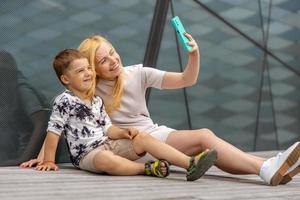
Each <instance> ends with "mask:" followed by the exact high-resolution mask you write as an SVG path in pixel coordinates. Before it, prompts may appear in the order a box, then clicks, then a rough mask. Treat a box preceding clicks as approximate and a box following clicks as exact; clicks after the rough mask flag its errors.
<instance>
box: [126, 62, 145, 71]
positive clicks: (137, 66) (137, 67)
mask: <svg viewBox="0 0 300 200" xmlns="http://www.w3.org/2000/svg"><path fill="white" fill-rule="evenodd" d="M142 68H143V64H135V65H129V66H125V67H124V69H125V71H128V72H133V71H139V70H141V69H142Z"/></svg>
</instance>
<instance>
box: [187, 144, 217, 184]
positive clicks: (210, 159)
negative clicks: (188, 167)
mask: <svg viewBox="0 0 300 200" xmlns="http://www.w3.org/2000/svg"><path fill="white" fill-rule="evenodd" d="M216 160H217V151H216V150H214V149H212V150H209V151H208V152H207V154H206V156H205V157H204V158H203V159H201V160H200V161H198V163H197V166H196V168H197V170H196V172H195V174H193V175H190V176H187V181H195V180H197V179H199V178H200V177H201V176H203V175H204V174H205V172H206V171H207V170H208V169H209V168H211V166H213V165H214V163H215V161H216Z"/></svg>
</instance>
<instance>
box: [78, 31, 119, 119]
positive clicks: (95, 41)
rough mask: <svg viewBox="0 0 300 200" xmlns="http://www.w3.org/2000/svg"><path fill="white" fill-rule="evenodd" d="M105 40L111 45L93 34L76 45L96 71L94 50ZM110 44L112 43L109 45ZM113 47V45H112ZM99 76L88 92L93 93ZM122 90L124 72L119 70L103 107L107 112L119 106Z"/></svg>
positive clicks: (109, 112)
mask: <svg viewBox="0 0 300 200" xmlns="http://www.w3.org/2000/svg"><path fill="white" fill-rule="evenodd" d="M103 42H106V43H108V44H109V45H111V43H110V42H108V41H107V40H106V39H105V38H103V37H101V36H99V35H95V36H91V37H88V38H87V39H85V40H83V41H82V42H81V44H80V45H79V47H78V50H79V51H80V52H81V53H82V54H83V55H84V56H85V57H86V58H87V59H88V60H89V63H90V65H91V67H92V69H93V70H94V72H96V70H95V68H96V58H95V56H96V51H97V49H98V47H99V46H100V45H101V44H102V43H103ZM111 46H112V45H111ZM112 47H113V46H112ZM98 78H99V77H97V76H96V81H94V83H93V85H92V87H91V89H90V90H89V94H94V93H95V87H96V84H97V82H98V81H97V80H98ZM123 91H124V73H123V72H121V74H120V75H119V76H118V77H117V81H116V83H115V85H114V88H113V93H112V96H111V100H110V103H108V102H106V103H105V107H106V111H107V113H108V114H111V113H112V111H114V110H116V109H119V108H120V107H121V98H122V95H123Z"/></svg>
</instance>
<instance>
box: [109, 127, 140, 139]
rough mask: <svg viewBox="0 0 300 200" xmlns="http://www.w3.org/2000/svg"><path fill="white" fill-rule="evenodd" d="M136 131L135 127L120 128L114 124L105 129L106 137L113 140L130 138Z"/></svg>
mask: <svg viewBox="0 0 300 200" xmlns="http://www.w3.org/2000/svg"><path fill="white" fill-rule="evenodd" d="M138 133H139V131H138V130H137V129H135V128H126V129H122V128H119V127H116V126H114V125H112V126H110V127H109V128H108V130H107V135H108V137H109V138H110V139H113V140H117V139H130V140H132V139H133V138H134V137H135V136H136V135H137V134H138Z"/></svg>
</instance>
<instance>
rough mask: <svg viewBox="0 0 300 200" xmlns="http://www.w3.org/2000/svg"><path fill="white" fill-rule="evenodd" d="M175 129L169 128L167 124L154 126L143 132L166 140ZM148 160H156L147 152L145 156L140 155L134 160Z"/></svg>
mask: <svg viewBox="0 0 300 200" xmlns="http://www.w3.org/2000/svg"><path fill="white" fill-rule="evenodd" d="M174 131H176V130H175V129H172V128H169V127H167V126H157V125H156V126H155V127H154V128H153V129H150V130H145V133H149V134H150V135H151V136H153V137H154V138H156V139H158V140H160V141H162V142H164V143H165V142H166V140H167V138H168V136H169V134H170V133H172V132H174ZM149 160H156V158H154V157H153V156H151V155H150V154H149V153H147V154H146V155H145V156H143V157H141V158H140V159H138V160H136V161H137V162H143V163H144V162H147V161H149Z"/></svg>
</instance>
